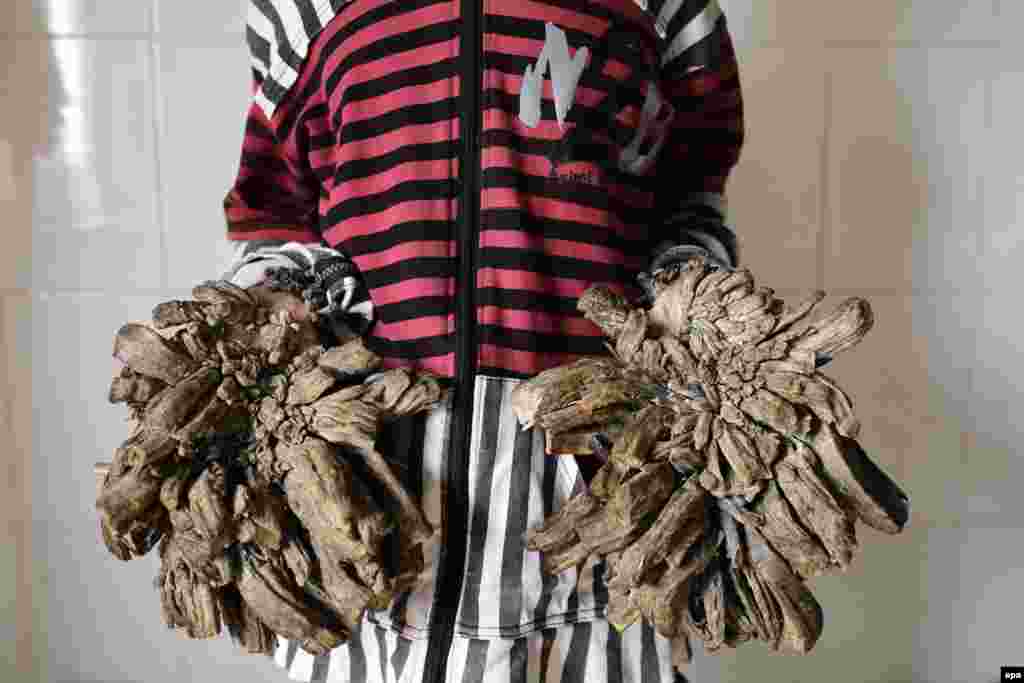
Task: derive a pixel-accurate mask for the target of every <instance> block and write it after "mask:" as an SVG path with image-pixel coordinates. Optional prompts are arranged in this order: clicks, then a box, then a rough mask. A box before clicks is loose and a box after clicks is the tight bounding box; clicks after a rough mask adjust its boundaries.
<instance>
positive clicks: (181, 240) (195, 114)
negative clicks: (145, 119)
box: [159, 44, 250, 287]
mask: <svg viewBox="0 0 1024 683" xmlns="http://www.w3.org/2000/svg"><path fill="white" fill-rule="evenodd" d="M159 55H160V66H161V69H160V73H161V88H162V94H163V103H164V112H165V114H164V116H163V134H162V140H161V145H160V148H161V158H162V176H163V181H164V188H165V193H166V194H165V206H166V215H167V226H168V229H167V253H168V280H169V284H170V286H172V287H192V286H193V285H194V284H196V283H197V282H199V281H201V280H206V279H209V278H211V277H217V276H219V275H220V274H221V268H222V266H223V264H224V263H225V260H226V259H227V258H228V257H229V256H230V255H231V253H232V251H233V249H234V247H232V246H231V244H230V243H229V242H228V241H227V238H226V232H227V230H226V225H225V221H224V208H223V201H224V196H225V195H226V194H227V192H228V190H229V189H230V188H231V186H232V185H233V184H234V182H235V177H236V175H237V173H238V166H239V161H240V158H241V150H242V140H243V138H244V133H245V119H246V114H247V112H248V107H249V102H250V99H249V78H250V76H249V68H248V61H247V60H248V57H247V52H246V50H245V47H244V46H238V47H182V46H173V45H168V44H163V45H161V46H160V52H159Z"/></svg>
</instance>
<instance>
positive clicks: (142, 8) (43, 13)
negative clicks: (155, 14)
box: [22, 0, 152, 34]
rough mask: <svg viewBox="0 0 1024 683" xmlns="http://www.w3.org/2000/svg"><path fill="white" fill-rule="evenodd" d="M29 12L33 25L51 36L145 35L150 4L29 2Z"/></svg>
mask: <svg viewBox="0 0 1024 683" xmlns="http://www.w3.org/2000/svg"><path fill="white" fill-rule="evenodd" d="M22 1H23V0H22ZM32 10H33V15H34V19H35V23H36V24H37V25H39V26H44V27H46V31H47V32H48V33H51V34H66V33H74V34H80V33H146V32H149V31H150V26H151V24H150V21H151V13H152V0H132V1H131V2H111V0H32Z"/></svg>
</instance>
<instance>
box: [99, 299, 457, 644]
mask: <svg viewBox="0 0 1024 683" xmlns="http://www.w3.org/2000/svg"><path fill="white" fill-rule="evenodd" d="M192 296H193V299H194V300H192V301H170V302H165V303H161V304H160V305H158V306H157V307H156V308H155V309H154V311H153V316H152V318H153V320H152V323H151V324H150V325H145V324H140V323H129V324H126V325H124V326H122V327H121V329H120V330H119V331H118V332H117V335H116V337H115V340H114V356H115V357H117V358H118V359H120V360H121V361H122V362H123V363H124V366H123V368H122V369H121V371H120V372H119V373H118V374H117V376H116V377H114V379H113V382H112V383H111V386H110V390H109V393H108V398H109V400H110V401H111V402H112V403H126V404H127V405H128V407H129V409H130V410H131V413H132V416H133V418H134V422H135V425H134V430H133V432H132V434H131V435H130V436H129V437H128V439H127V440H126V441H125V442H124V443H123V444H122V445H121V446H120V447H119V448H118V449H117V450H116V451H115V453H114V459H113V462H111V463H110V464H109V465H101V466H98V467H97V475H98V476H99V477H100V479H99V482H98V483H99V491H98V494H97V500H96V507H97V510H98V511H99V517H100V532H101V537H102V539H103V542H104V544H105V545H106V547H107V549H108V550H109V551H110V552H111V554H113V555H114V556H115V557H117V558H118V559H121V560H130V559H133V558H136V557H140V556H142V555H144V554H146V553H148V552H149V551H150V550H152V549H153V548H154V547H157V546H159V553H160V558H161V569H160V573H159V576H158V577H157V580H156V587H157V588H158V589H159V592H160V605H161V611H162V614H163V618H164V621H165V622H166V623H167V625H168V626H170V627H172V628H175V629H178V630H180V631H181V632H182V633H184V634H185V635H187V636H189V637H191V638H213V637H215V636H217V635H218V634H219V633H220V632H221V627H222V626H227V627H228V630H229V632H230V634H231V636H232V637H233V639H234V640H235V641H236V643H238V645H239V646H240V647H242V648H243V649H245V650H246V651H247V652H251V653H263V654H267V655H270V654H273V650H274V647H275V637H274V636H275V634H276V635H280V636H284V637H286V638H289V639H293V640H298V641H299V642H300V643H301V646H302V647H303V648H304V649H305V650H306V651H308V652H310V653H313V654H323V653H326V652H328V651H329V650H331V649H332V648H334V647H337V646H338V645H340V644H342V643H343V642H345V641H346V640H347V639H348V638H349V637H350V635H351V633H352V631H353V630H354V629H355V628H357V626H358V623H359V620H360V619H361V618H362V615H363V612H364V610H365V609H367V608H375V609H378V608H383V607H385V606H387V605H388V604H389V603H390V602H391V600H392V599H393V598H394V597H395V596H396V595H397V594H398V593H399V592H401V591H404V590H407V589H410V588H412V587H414V586H415V585H416V584H417V583H418V582H419V581H420V580H422V579H423V578H425V577H424V576H423V569H424V566H425V552H426V548H425V546H426V543H427V542H428V541H429V540H430V539H431V538H432V537H433V535H434V533H435V531H434V529H432V528H431V526H430V524H428V523H427V521H426V518H425V517H424V515H423V511H422V510H421V509H420V506H419V504H418V502H417V501H416V500H415V499H414V497H413V495H412V494H411V493H410V492H409V491H407V490H406V488H405V486H404V485H403V483H402V481H401V479H400V478H399V477H398V476H396V475H395V473H394V472H393V471H392V469H391V466H390V465H389V464H388V461H387V460H386V459H385V458H384V456H383V455H381V454H380V453H378V452H377V451H376V449H375V443H376V440H377V436H378V433H379V430H380V429H381V428H382V426H383V425H386V424H387V423H388V422H390V421H393V420H395V419H397V418H399V417H401V416H404V415H410V414H413V413H417V412H421V411H424V410H426V409H428V408H430V407H431V406H433V405H435V404H436V403H437V402H438V401H440V400H441V398H442V393H443V392H442V387H441V385H440V384H439V382H438V381H437V379H436V378H434V377H431V376H429V375H425V374H420V375H417V374H414V373H411V372H409V371H407V370H403V369H396V370H388V371H386V372H383V373H380V374H377V375H375V376H373V377H368V376H369V375H371V373H373V372H375V371H377V370H378V369H379V368H380V365H381V360H380V358H379V357H378V356H376V355H375V354H374V353H372V352H371V351H369V350H368V349H367V348H366V347H365V346H364V345H363V343H362V339H361V338H354V339H351V340H349V341H347V342H346V343H345V344H343V345H342V346H339V347H335V348H332V349H330V350H326V349H324V347H323V346H321V345H320V344H319V337H318V335H317V332H316V325H317V324H318V320H317V318H316V315H315V314H314V315H312V316H311V317H309V318H308V319H304V320H298V321H297V320H292V318H291V316H290V314H289V313H288V312H287V311H284V310H276V311H272V310H271V309H269V308H268V307H266V306H265V305H264V304H263V303H261V302H260V301H259V300H257V299H256V298H254V297H253V296H252V295H251V294H250V293H249V292H247V291H246V290H244V289H241V288H239V287H237V286H235V285H233V284H231V283H230V282H226V281H212V282H204V283H202V284H200V285H198V286H197V287H195V288H194V289H193V291H192ZM283 296H291V295H287V294H283ZM300 303H301V300H299V299H298V298H297V297H296V304H300ZM392 541H394V543H392ZM396 549H397V551H396Z"/></svg>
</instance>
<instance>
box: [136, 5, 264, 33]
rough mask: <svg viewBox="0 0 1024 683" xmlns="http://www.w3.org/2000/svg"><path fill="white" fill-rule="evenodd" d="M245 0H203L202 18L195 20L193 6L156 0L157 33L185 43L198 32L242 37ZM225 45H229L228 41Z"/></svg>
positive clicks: (245, 7)
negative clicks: (212, 1) (205, 0)
mask: <svg viewBox="0 0 1024 683" xmlns="http://www.w3.org/2000/svg"><path fill="white" fill-rule="evenodd" d="M248 5H249V2H248V0H221V1H220V2H216V3H206V4H205V5H204V6H203V8H202V14H203V20H202V21H196V8H195V6H194V5H192V4H191V3H187V2H179V1H178V0H156V10H155V11H156V22H155V25H156V32H157V34H158V35H159V37H160V39H161V40H173V41H176V42H188V41H190V40H193V39H195V38H196V37H197V35H201V36H206V35H211V36H212V35H217V34H221V35H223V36H225V38H226V39H227V40H228V41H230V40H235V39H237V40H239V41H243V42H244V39H245V18H246V9H247V7H248ZM226 44H230V43H229V42H228V43H226Z"/></svg>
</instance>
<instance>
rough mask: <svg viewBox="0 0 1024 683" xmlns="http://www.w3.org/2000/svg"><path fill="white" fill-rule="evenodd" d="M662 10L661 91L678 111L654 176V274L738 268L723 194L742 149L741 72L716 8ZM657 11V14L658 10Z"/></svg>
mask: <svg viewBox="0 0 1024 683" xmlns="http://www.w3.org/2000/svg"><path fill="white" fill-rule="evenodd" d="M652 4H660V5H661V8H660V10H659V11H658V12H657V14H658V21H657V26H658V31H659V34H660V35H661V37H662V39H663V43H662V44H663V48H662V54H661V62H660V73H659V77H660V88H661V91H662V93H663V95H664V97H665V99H667V100H668V102H669V103H670V104H671V105H672V107H673V108H674V109H675V117H674V119H673V120H672V122H671V124H670V126H669V130H668V133H667V135H666V138H665V143H664V145H663V147H662V149H661V152H660V154H659V156H658V162H657V167H656V172H655V182H656V189H655V216H656V219H655V225H657V226H658V228H657V230H658V232H657V234H656V236H655V238H654V239H653V243H654V244H655V246H654V250H653V252H652V254H651V262H650V267H649V270H650V271H653V270H656V269H658V268H662V267H665V266H667V265H669V264H671V263H673V262H677V261H680V260H682V261H685V260H686V259H687V258H689V257H690V255H692V254H693V253H695V252H697V253H702V254H704V255H707V256H710V257H711V258H712V259H713V260H716V261H719V262H722V263H724V264H725V265H726V266H729V267H733V268H735V267H737V266H738V265H739V245H738V242H737V239H736V234H735V233H734V232H733V230H732V229H731V228H730V227H729V226H728V225H727V208H726V202H725V186H726V181H727V179H728V177H729V174H730V172H731V171H732V169H733V167H734V166H735V165H736V162H737V161H738V160H739V155H740V149H741V147H742V144H743V137H744V126H743V99H742V93H741V90H740V81H739V73H738V64H737V60H736V54H735V51H734V49H733V44H732V39H731V37H730V35H729V31H728V27H727V25H726V19H725V16H724V15H723V14H722V11H721V9H720V8H719V5H718V0H683V1H682V2H673V1H672V0H666V1H665V2H663V3H657V2H656V0H652ZM652 9H655V8H652Z"/></svg>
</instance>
